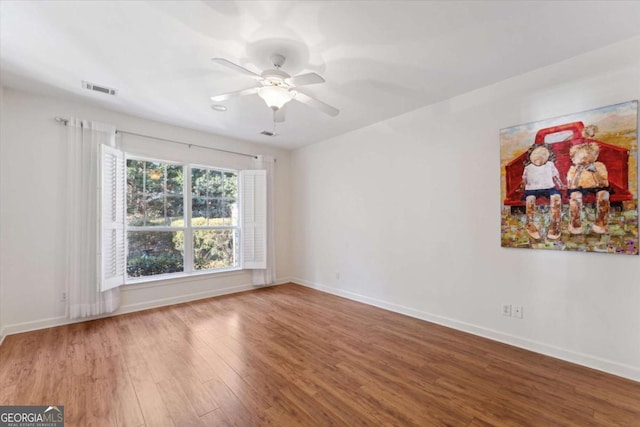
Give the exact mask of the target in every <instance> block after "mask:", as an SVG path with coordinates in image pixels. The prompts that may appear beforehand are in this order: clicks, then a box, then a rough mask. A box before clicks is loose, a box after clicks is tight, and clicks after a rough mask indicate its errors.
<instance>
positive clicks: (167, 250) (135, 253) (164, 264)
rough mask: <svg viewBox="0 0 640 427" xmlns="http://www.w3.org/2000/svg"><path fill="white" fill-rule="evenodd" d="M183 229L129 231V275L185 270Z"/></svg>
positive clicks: (140, 275) (147, 274)
mask: <svg viewBox="0 0 640 427" xmlns="http://www.w3.org/2000/svg"><path fill="white" fill-rule="evenodd" d="M183 240H184V233H183V232H182V231H129V232H127V241H128V246H129V253H128V255H127V275H128V277H143V276H153V275H155V274H167V273H175V272H180V271H183V270H184V259H183V251H184V241H183Z"/></svg>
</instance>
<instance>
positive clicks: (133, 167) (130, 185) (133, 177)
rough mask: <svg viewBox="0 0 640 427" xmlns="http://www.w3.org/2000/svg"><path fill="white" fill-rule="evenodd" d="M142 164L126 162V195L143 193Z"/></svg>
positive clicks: (131, 161) (132, 161) (136, 161)
mask: <svg viewBox="0 0 640 427" xmlns="http://www.w3.org/2000/svg"><path fill="white" fill-rule="evenodd" d="M143 184H144V162H140V161H138V160H130V159H129V160H127V193H129V194H132V193H142V192H143V191H144V186H143Z"/></svg>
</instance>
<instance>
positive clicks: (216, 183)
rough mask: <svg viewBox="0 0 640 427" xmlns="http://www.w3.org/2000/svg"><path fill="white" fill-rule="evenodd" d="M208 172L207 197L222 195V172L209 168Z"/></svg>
mask: <svg viewBox="0 0 640 427" xmlns="http://www.w3.org/2000/svg"><path fill="white" fill-rule="evenodd" d="M209 173H210V174H211V180H210V186H209V197H222V190H223V185H224V182H223V178H222V172H219V171H214V170H210V171H209Z"/></svg>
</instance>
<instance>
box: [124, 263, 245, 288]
mask: <svg viewBox="0 0 640 427" xmlns="http://www.w3.org/2000/svg"><path fill="white" fill-rule="evenodd" d="M244 271H245V270H243V269H242V268H240V267H237V268H236V267H234V268H228V269H224V270H222V269H220V270H216V271H199V272H194V273H190V274H189V273H172V274H157V275H155V276H149V277H142V278H132V279H127V280H126V281H125V283H124V285H125V286H132V287H133V286H135V287H136V288H146V287H152V286H164V285H172V284H175V283H176V282H192V281H196V280H202V279H204V278H206V277H209V276H210V277H216V278H218V277H225V276H235V275H238V274H239V273H242V272H244Z"/></svg>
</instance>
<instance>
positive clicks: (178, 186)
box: [126, 159, 185, 277]
mask: <svg viewBox="0 0 640 427" xmlns="http://www.w3.org/2000/svg"><path fill="white" fill-rule="evenodd" d="M184 175H185V174H184V166H182V165H176V164H171V163H164V162H153V161H146V160H137V159H127V218H126V230H127V231H126V238H127V277H143V276H152V275H156V274H167V273H176V272H181V271H184V261H185V260H184V250H183V249H184V231H185V226H184V185H185V183H184Z"/></svg>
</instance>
